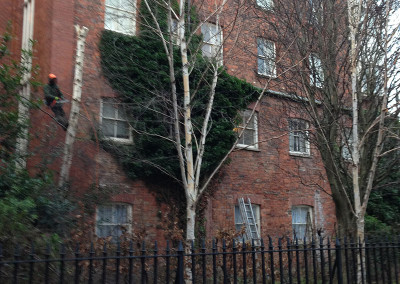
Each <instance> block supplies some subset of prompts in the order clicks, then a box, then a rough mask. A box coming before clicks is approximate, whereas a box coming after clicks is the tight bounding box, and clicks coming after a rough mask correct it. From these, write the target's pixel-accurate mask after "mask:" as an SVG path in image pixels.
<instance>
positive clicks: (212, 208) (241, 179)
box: [206, 96, 335, 237]
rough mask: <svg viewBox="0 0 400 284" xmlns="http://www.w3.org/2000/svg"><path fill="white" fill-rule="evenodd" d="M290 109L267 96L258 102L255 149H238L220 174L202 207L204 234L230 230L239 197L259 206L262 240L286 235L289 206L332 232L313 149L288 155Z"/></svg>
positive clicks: (322, 179) (324, 186) (321, 174)
mask: <svg viewBox="0 0 400 284" xmlns="http://www.w3.org/2000/svg"><path fill="white" fill-rule="evenodd" d="M294 105H295V103H291V102H288V101H285V100H282V99H279V98H275V97H271V96H268V97H265V98H264V99H263V100H262V107H261V108H260V111H259V112H258V131H259V148H258V151H254V150H240V149H238V150H237V151H235V152H234V153H233V154H232V155H231V161H230V163H229V164H227V165H225V166H224V168H223V170H222V171H221V173H220V176H219V177H218V183H217V184H216V185H215V188H216V190H215V192H214V194H213V198H211V199H210V202H209V205H208V208H207V211H208V212H207V215H206V216H207V227H206V228H207V232H208V233H209V236H212V235H215V234H216V233H217V232H218V231H221V230H223V229H226V228H231V229H233V228H234V206H235V205H238V198H240V197H244V198H245V199H247V198H250V200H251V202H252V203H253V204H257V205H260V209H261V214H260V215H261V218H260V224H261V233H262V235H263V236H265V237H266V236H267V235H268V234H269V235H271V236H282V235H288V236H291V235H292V228H291V222H292V218H291V208H292V206H298V205H308V206H311V207H312V209H313V215H314V216H313V222H314V228H315V229H322V230H323V231H324V233H325V234H328V235H331V234H333V229H334V224H335V210H334V206H333V202H332V199H331V197H330V195H329V193H330V189H329V185H328V183H327V181H326V177H325V171H324V169H323V166H322V164H321V160H320V156H319V154H318V151H317V149H315V148H314V147H313V146H312V145H311V151H310V156H309V157H299V156H293V155H290V154H289V137H288V125H287V119H288V118H289V117H296V116H294V114H293V112H292V111H291V108H290V106H294Z"/></svg>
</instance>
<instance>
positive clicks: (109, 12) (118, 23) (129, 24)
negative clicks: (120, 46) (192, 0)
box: [104, 0, 136, 35]
mask: <svg viewBox="0 0 400 284" xmlns="http://www.w3.org/2000/svg"><path fill="white" fill-rule="evenodd" d="M135 2H136V1H135V0H106V3H105V4H106V5H105V6H106V8H105V17H104V18H105V19H104V27H105V28H106V29H107V30H111V31H115V32H119V33H124V34H130V35H134V34H135V29H136V19H135V17H136V3H135Z"/></svg>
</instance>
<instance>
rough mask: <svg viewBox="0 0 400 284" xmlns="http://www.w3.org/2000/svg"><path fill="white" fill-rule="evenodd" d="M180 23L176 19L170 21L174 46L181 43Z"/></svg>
mask: <svg viewBox="0 0 400 284" xmlns="http://www.w3.org/2000/svg"><path fill="white" fill-rule="evenodd" d="M178 25H179V22H178V21H177V20H176V19H170V31H171V40H172V43H173V44H178V43H179V30H178Z"/></svg>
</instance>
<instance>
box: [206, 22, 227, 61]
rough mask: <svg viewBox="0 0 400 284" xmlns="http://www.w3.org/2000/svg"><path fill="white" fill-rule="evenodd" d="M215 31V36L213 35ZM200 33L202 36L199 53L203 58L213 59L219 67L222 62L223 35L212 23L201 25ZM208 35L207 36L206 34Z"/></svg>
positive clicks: (218, 27)
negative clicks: (200, 52)
mask: <svg viewBox="0 0 400 284" xmlns="http://www.w3.org/2000/svg"><path fill="white" fill-rule="evenodd" d="M213 31H215V34H213ZM201 33H202V34H203V45H202V47H201V51H202V54H203V56H204V57H207V58H210V59H212V58H215V59H216V60H217V62H218V64H219V65H222V61H223V48H222V43H223V34H222V29H221V27H220V26H217V25H216V24H212V23H208V22H206V23H203V24H202V25H201ZM206 33H207V34H208V35H207V34H206Z"/></svg>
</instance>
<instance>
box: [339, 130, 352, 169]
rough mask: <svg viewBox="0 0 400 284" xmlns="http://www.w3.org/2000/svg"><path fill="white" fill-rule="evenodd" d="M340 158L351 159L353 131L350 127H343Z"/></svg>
mask: <svg viewBox="0 0 400 284" xmlns="http://www.w3.org/2000/svg"><path fill="white" fill-rule="evenodd" d="M342 135H343V137H342V158H343V159H344V160H345V161H351V160H352V159H353V156H352V152H353V151H352V150H353V149H352V147H353V132H352V129H351V128H345V129H344V133H343V134H342Z"/></svg>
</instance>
